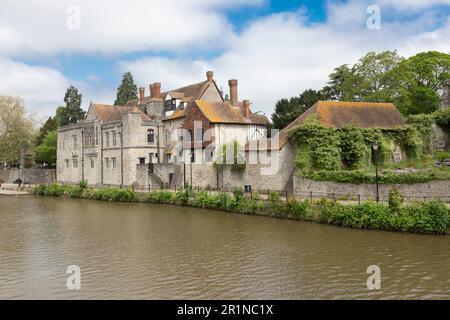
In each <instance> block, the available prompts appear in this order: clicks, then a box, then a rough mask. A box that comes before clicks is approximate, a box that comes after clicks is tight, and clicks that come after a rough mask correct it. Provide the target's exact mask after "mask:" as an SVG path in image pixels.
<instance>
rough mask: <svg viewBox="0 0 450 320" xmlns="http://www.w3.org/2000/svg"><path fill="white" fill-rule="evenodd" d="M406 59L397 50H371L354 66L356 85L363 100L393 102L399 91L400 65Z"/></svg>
mask: <svg viewBox="0 0 450 320" xmlns="http://www.w3.org/2000/svg"><path fill="white" fill-rule="evenodd" d="M403 60H404V59H403V58H402V57H400V56H399V55H398V54H397V51H383V52H380V53H375V52H369V53H367V54H366V55H365V56H364V57H362V58H361V59H360V60H359V61H358V63H357V64H355V65H354V67H353V73H354V75H355V77H356V79H358V83H355V85H354V87H355V88H356V90H355V91H356V92H358V93H359V94H360V98H361V100H363V101H371V102H392V101H394V99H395V97H396V95H397V93H398V91H399V77H400V74H399V72H398V66H399V65H400V63H401V62H402V61H403Z"/></svg>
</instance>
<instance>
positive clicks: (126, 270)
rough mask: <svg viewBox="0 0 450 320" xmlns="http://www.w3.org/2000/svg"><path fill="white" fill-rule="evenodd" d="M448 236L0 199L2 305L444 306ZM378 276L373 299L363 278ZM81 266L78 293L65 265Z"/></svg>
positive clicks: (448, 283)
mask: <svg viewBox="0 0 450 320" xmlns="http://www.w3.org/2000/svg"><path fill="white" fill-rule="evenodd" d="M448 248H450V237H449V236H424V235H411V234H400V233H390V232H377V231H361V230H350V229H345V228H339V227H333V226H326V225H319V224H314V223H306V222H298V221H287V220H279V219H269V218H265V217H256V216H245V215H238V214H229V213H224V212H216V211H210V210H202V209H193V208H183V207H177V206H174V207H171V206H162V205H158V206H154V205H149V204H112V203H104V202H96V201H90V200H70V199H64V200H63V199H53V198H36V197H33V196H27V197H21V198H16V197H0V265H1V269H0V298H4V299H5V298H8V299H9V298H20V299H22V298H27V299H46V298H58V299H73V298H87V299H90V298H100V299H101V298H113V299H114V298H138V299H139V298H144V299H169V298H171V299H177V298H178V299H183V298H187V299H305V298H310V299H311V298H312V299H320V298H322V299H357V298H369V299H370V298H450V280H449V274H450V267H449V265H450V255H449V254H448ZM373 264H375V265H379V266H380V267H381V275H382V282H381V290H368V289H367V286H366V280H367V277H368V276H369V275H368V274H366V269H367V267H368V266H369V265H373ZM69 265H78V266H80V268H81V290H79V291H70V290H68V289H67V288H66V279H67V276H68V275H67V274H66V268H67V266H69Z"/></svg>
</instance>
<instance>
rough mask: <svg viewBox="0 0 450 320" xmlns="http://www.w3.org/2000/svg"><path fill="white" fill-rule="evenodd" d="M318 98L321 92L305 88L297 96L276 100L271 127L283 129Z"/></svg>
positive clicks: (320, 97) (320, 96)
mask: <svg viewBox="0 0 450 320" xmlns="http://www.w3.org/2000/svg"><path fill="white" fill-rule="evenodd" d="M320 99H322V93H321V92H319V91H316V90H313V89H307V90H305V91H303V92H302V93H301V94H300V95H299V96H298V97H292V98H290V99H289V100H288V99H281V100H278V101H277V103H276V105H275V112H274V113H273V114H272V122H273V128H274V129H280V130H281V129H283V128H284V127H286V126H287V125H288V124H289V123H291V122H292V121H294V120H295V119H297V118H298V117H299V116H300V115H301V114H303V112H305V111H306V110H308V109H309V108H310V107H311V106H312V105H313V104H314V103H316V102H317V101H318V100H320Z"/></svg>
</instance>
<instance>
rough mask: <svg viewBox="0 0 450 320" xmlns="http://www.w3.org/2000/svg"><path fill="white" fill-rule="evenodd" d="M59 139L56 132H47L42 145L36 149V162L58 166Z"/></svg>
mask: <svg viewBox="0 0 450 320" xmlns="http://www.w3.org/2000/svg"><path fill="white" fill-rule="evenodd" d="M57 138H58V135H57V132H56V130H53V131H49V132H47V134H46V135H45V136H44V139H43V141H42V143H41V144H40V145H39V146H37V148H36V151H37V156H36V162H38V163H47V164H49V165H54V164H56V147H57Z"/></svg>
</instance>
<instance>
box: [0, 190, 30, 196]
mask: <svg viewBox="0 0 450 320" xmlns="http://www.w3.org/2000/svg"><path fill="white" fill-rule="evenodd" d="M0 194H2V195H6V196H19V195H24V194H28V192H27V191H19V190H5V189H0Z"/></svg>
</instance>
